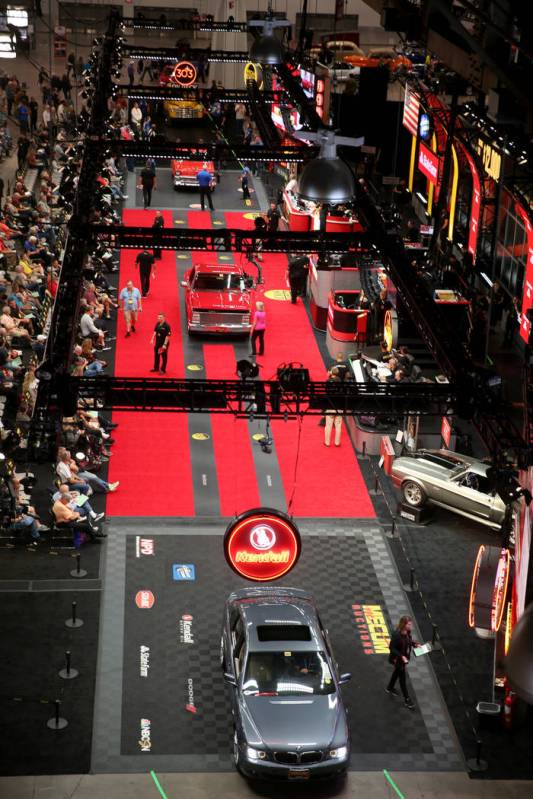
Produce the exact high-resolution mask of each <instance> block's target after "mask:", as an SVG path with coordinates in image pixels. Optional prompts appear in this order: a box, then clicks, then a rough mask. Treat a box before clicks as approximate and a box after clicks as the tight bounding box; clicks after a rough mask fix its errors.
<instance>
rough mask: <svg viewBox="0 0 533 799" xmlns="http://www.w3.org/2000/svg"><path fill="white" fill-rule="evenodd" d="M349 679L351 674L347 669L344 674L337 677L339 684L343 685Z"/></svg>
mask: <svg viewBox="0 0 533 799" xmlns="http://www.w3.org/2000/svg"><path fill="white" fill-rule="evenodd" d="M351 679H352V675H351V674H350V672H349V671H347V672H346V674H341V676H340V677H339V685H344V684H345V683H347V682H350V680H351Z"/></svg>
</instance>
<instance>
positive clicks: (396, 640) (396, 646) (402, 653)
mask: <svg viewBox="0 0 533 799" xmlns="http://www.w3.org/2000/svg"><path fill="white" fill-rule="evenodd" d="M413 646H414V641H413V638H412V636H411V633H407V635H402V634H401V632H400V631H399V630H394V632H393V634H392V636H391V639H390V644H389V651H390V657H389V660H390V662H391V663H396V662H398V659H400V661H401V658H402V657H405V658H407V660H410V659H411V649H412V648H413Z"/></svg>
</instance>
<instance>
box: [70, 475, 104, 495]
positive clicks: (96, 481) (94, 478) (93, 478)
mask: <svg viewBox="0 0 533 799" xmlns="http://www.w3.org/2000/svg"><path fill="white" fill-rule="evenodd" d="M78 477H81V479H82V480H85V481H86V482H87V483H91V484H92V485H94V486H96V488H99V489H100V491H109V483H106V481H105V480H101V479H100V478H99V477H98V475H97V474H93V473H92V472H78ZM84 493H85V492H84Z"/></svg>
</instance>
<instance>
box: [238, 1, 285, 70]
mask: <svg viewBox="0 0 533 799" xmlns="http://www.w3.org/2000/svg"><path fill="white" fill-rule="evenodd" d="M290 25H291V23H290V22H289V20H288V19H274V14H273V12H272V4H271V3H269V7H268V11H267V16H266V18H265V19H252V20H250V22H249V23H248V27H249V28H261V35H260V36H259V38H258V39H255V40H254V41H253V42H252V46H251V47H250V60H251V61H253V62H255V63H258V64H267V65H268V66H278V65H279V64H283V62H284V61H285V50H284V48H283V45H282V44H281V42H280V40H279V39H276V37H275V36H274V29H275V28H289V27H290Z"/></svg>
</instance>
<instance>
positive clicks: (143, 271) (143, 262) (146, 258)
mask: <svg viewBox="0 0 533 799" xmlns="http://www.w3.org/2000/svg"><path fill="white" fill-rule="evenodd" d="M154 262H155V258H154V256H153V255H152V253H151V252H148V250H143V251H142V252H140V253H139V255H138V256H137V258H136V259H135V263H136V264H138V266H139V274H140V278H141V294H142V296H143V297H147V296H148V293H149V291H150V275H151V274H152V267H153V265H154Z"/></svg>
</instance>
